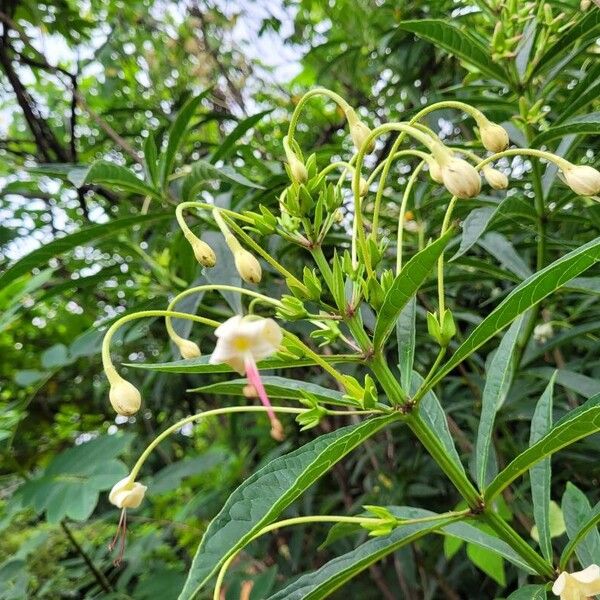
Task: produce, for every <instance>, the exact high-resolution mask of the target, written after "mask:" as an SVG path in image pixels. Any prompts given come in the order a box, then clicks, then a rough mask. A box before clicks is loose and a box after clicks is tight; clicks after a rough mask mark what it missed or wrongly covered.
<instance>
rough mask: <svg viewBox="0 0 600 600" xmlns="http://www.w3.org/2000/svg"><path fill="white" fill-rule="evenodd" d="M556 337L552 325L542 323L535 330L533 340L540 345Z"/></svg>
mask: <svg viewBox="0 0 600 600" xmlns="http://www.w3.org/2000/svg"><path fill="white" fill-rule="evenodd" d="M553 336H554V329H553V328H552V323H542V324H541V325H536V326H535V328H534V330H533V339H534V340H535V341H536V342H539V343H540V344H545V343H546V342H547V341H548V340H549V339H551V338H552V337H553Z"/></svg>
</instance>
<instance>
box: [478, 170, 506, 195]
mask: <svg viewBox="0 0 600 600" xmlns="http://www.w3.org/2000/svg"><path fill="white" fill-rule="evenodd" d="M483 176H484V177H485V180H486V181H487V182H488V183H489V184H490V186H491V187H493V188H494V189H495V190H505V189H506V188H507V187H508V177H507V176H506V175H505V174H504V173H502V171H498V170H497V169H493V168H492V167H490V166H485V167H483Z"/></svg>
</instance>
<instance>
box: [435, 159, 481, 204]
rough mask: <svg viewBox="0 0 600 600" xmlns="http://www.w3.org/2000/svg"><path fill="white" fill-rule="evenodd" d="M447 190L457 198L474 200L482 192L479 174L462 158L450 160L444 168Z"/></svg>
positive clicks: (443, 173) (443, 177)
mask: <svg viewBox="0 0 600 600" xmlns="http://www.w3.org/2000/svg"><path fill="white" fill-rule="evenodd" d="M442 179H443V182H444V185H445V186H446V189H447V190H448V191H449V192H450V193H451V194H452V195H453V196H456V197H457V198H473V196H477V194H479V192H480V190H481V178H480V177H479V173H478V172H477V170H476V169H475V167H473V166H472V165H470V164H469V163H468V162H467V161H465V160H463V159H462V158H456V157H453V158H450V159H448V160H447V161H446V162H445V163H444V165H443V166H442Z"/></svg>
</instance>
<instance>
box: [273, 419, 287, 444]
mask: <svg viewBox="0 0 600 600" xmlns="http://www.w3.org/2000/svg"><path fill="white" fill-rule="evenodd" d="M271 437H272V438H273V439H274V440H275V441H276V442H283V440H285V431H284V429H283V425H282V424H281V421H280V420H279V419H275V420H273V421H272V422H271Z"/></svg>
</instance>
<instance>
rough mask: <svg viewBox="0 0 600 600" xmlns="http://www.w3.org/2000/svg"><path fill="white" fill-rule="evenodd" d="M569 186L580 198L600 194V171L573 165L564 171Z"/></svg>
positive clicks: (586, 166)
mask: <svg viewBox="0 0 600 600" xmlns="http://www.w3.org/2000/svg"><path fill="white" fill-rule="evenodd" d="M563 174H564V176H565V180H566V182H567V185H568V186H569V187H570V188H571V189H572V190H573V191H574V192H575V193H576V194H578V195H580V196H597V195H598V194H600V171H597V170H596V169H594V167H590V166H588V165H573V164H570V165H569V166H568V167H565V168H564V169H563Z"/></svg>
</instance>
